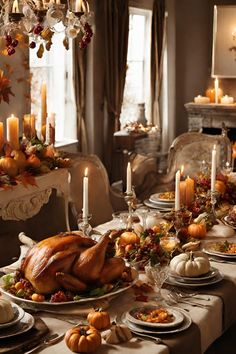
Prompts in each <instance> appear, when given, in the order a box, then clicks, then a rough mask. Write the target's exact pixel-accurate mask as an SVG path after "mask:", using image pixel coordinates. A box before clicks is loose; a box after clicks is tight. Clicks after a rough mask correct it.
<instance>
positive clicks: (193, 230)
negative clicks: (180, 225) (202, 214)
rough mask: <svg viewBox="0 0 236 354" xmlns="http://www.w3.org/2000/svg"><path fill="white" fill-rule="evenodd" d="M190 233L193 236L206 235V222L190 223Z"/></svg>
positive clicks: (202, 236)
mask: <svg viewBox="0 0 236 354" xmlns="http://www.w3.org/2000/svg"><path fill="white" fill-rule="evenodd" d="M188 234H189V236H191V237H193V238H204V237H205V236H206V224H205V223H199V224H190V225H189V226H188Z"/></svg>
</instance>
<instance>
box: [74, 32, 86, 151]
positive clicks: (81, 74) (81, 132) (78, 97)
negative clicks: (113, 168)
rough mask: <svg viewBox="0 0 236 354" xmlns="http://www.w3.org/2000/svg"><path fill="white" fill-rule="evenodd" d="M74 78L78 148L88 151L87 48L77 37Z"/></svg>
mask: <svg viewBox="0 0 236 354" xmlns="http://www.w3.org/2000/svg"><path fill="white" fill-rule="evenodd" d="M73 68H74V73H73V80H74V88H75V102H76V116H77V139H78V149H79V151H81V152H84V153H87V152H88V142H87V132H86V126H85V95H86V86H85V75H86V49H83V50H81V49H80V48H79V43H78V40H77V38H76V39H75V40H74V43H73Z"/></svg>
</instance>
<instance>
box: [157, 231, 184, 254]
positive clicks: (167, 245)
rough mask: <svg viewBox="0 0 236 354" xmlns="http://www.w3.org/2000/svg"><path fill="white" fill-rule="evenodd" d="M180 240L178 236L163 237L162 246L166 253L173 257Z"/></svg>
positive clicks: (161, 239)
mask: <svg viewBox="0 0 236 354" xmlns="http://www.w3.org/2000/svg"><path fill="white" fill-rule="evenodd" d="M179 243H180V240H179V239H178V237H176V236H174V235H173V236H163V237H161V238H160V246H161V248H162V249H163V251H164V252H166V253H168V254H169V255H170V257H171V255H172V254H173V252H174V250H175V249H176V247H177V245H178V244H179Z"/></svg>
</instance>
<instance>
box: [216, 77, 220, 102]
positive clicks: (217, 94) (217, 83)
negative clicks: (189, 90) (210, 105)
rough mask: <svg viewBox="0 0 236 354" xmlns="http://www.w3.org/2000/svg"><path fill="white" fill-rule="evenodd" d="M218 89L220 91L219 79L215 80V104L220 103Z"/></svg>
mask: <svg viewBox="0 0 236 354" xmlns="http://www.w3.org/2000/svg"><path fill="white" fill-rule="evenodd" d="M218 89H219V80H218V78H216V79H215V103H218V100H219V93H218Z"/></svg>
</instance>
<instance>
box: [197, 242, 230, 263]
mask: <svg viewBox="0 0 236 354" xmlns="http://www.w3.org/2000/svg"><path fill="white" fill-rule="evenodd" d="M232 245H235V250H236V242H228V241H218V242H208V243H206V244H205V246H204V248H203V252H205V253H207V254H209V255H212V256H219V257H223V258H235V259H236V252H235V253H230V252H228V251H226V250H227V248H228V247H229V246H232Z"/></svg>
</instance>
